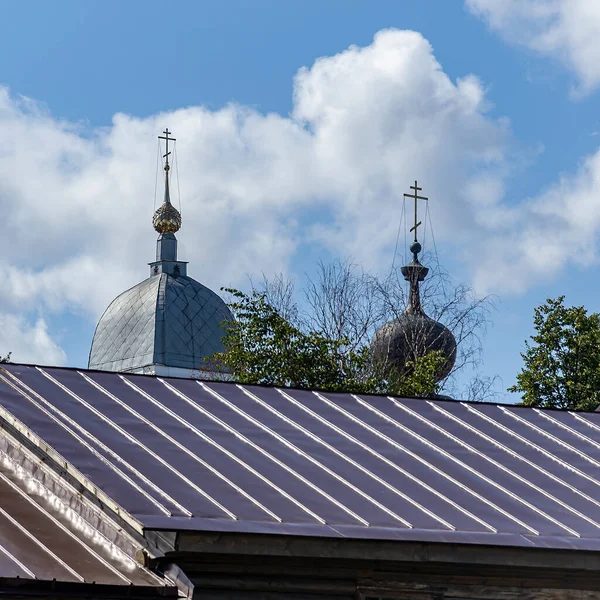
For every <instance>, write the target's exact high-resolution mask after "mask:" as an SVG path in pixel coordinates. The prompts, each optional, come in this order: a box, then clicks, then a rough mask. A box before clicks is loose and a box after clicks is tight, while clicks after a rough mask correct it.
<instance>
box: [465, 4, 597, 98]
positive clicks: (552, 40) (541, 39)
mask: <svg viewBox="0 0 600 600" xmlns="http://www.w3.org/2000/svg"><path fill="white" fill-rule="evenodd" d="M465 4H466V6H467V8H468V9H469V10H470V11H471V12H473V13H474V14H476V15H477V16H479V17H481V18H483V19H484V20H485V21H486V22H487V23H488V24H489V26H490V27H491V28H492V29H493V30H495V31H497V32H499V33H500V34H501V35H502V36H503V37H504V38H505V39H507V40H509V41H510V42H513V43H517V44H521V45H523V46H526V47H528V48H530V49H532V50H534V51H535V52H538V53H539V54H541V55H544V56H548V57H551V58H553V59H556V60H558V61H560V62H561V63H563V64H564V65H565V66H566V67H567V68H569V69H570V70H572V71H573V73H574V74H575V76H576V77H577V80H578V86H577V88H576V89H575V90H574V92H575V94H576V95H581V94H585V93H588V92H590V91H591V90H593V89H595V88H597V87H598V85H599V84H600V3H599V2H596V1H595V0H465Z"/></svg>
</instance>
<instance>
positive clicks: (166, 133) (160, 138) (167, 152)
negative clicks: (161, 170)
mask: <svg viewBox="0 0 600 600" xmlns="http://www.w3.org/2000/svg"><path fill="white" fill-rule="evenodd" d="M163 133H164V134H165V135H159V136H158V139H159V140H165V141H166V146H167V148H166V150H165V152H166V154H163V158H166V159H167V163H166V165H165V167H166V168H167V170H168V167H169V154H171V153H170V152H169V141H171V142H176V141H177V140H176V139H175V138H170V137H169V134H170V133H173V132H172V131H169V128H168V127H167V128H166V129H165V130H164V131H163Z"/></svg>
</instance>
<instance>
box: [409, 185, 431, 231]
mask: <svg viewBox="0 0 600 600" xmlns="http://www.w3.org/2000/svg"><path fill="white" fill-rule="evenodd" d="M410 189H411V190H414V193H412V194H404V197H405V198H413V199H414V201H415V224H414V225H413V226H412V227H411V228H410V231H414V232H415V242H416V241H417V228H418V227H419V225H421V221H419V220H418V217H417V209H418V206H417V200H429V198H426V197H425V196H419V192H420V191H421V190H422V189H423V188H420V187H419V186H418V185H417V181H416V180H415V185H411V186H410Z"/></svg>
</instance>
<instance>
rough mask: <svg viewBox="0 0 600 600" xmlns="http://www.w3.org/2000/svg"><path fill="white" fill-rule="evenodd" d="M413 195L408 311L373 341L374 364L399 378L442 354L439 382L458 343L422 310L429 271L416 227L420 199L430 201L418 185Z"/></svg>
mask: <svg viewBox="0 0 600 600" xmlns="http://www.w3.org/2000/svg"><path fill="white" fill-rule="evenodd" d="M411 189H413V190H414V194H404V195H405V196H407V197H409V198H412V199H414V201H415V225H414V227H413V228H412V229H411V231H414V232H415V239H414V242H413V243H412V244H411V246H410V251H411V252H412V255H413V259H412V261H411V262H410V263H409V264H408V265H406V266H404V267H402V269H401V271H402V275H403V276H404V279H405V280H406V281H408V282H409V284H410V292H409V297H408V304H407V307H406V310H405V311H404V313H403V314H402V315H400V317H398V318H397V319H394V320H392V321H390V322H389V323H386V324H385V325H383V326H382V327H380V328H379V329H378V330H377V331H376V333H375V335H374V336H373V340H372V342H371V356H372V359H373V363H374V364H375V366H376V367H377V368H378V369H381V370H382V371H383V373H384V374H385V373H387V374H391V373H392V372H393V373H396V374H398V375H400V376H403V375H410V374H411V372H412V366H409V365H408V364H407V363H409V362H412V363H413V364H414V363H415V362H416V361H417V360H418V359H419V358H423V357H424V356H426V355H427V354H429V353H430V352H433V351H439V352H441V355H442V357H443V358H444V362H443V364H442V366H441V367H440V368H439V369H438V371H437V372H436V373H435V379H436V381H441V380H442V379H444V378H446V377H448V375H449V374H450V372H451V371H452V368H453V367H454V363H455V362H456V340H455V339H454V335H453V334H452V332H451V331H450V330H449V329H448V328H447V327H446V326H444V325H443V324H442V323H439V322H438V321H436V320H435V319H432V318H430V317H428V316H427V315H426V314H425V312H424V311H423V309H422V308H421V298H420V292H419V283H420V282H422V281H424V280H425V277H427V273H428V272H429V269H428V268H427V267H425V266H423V265H422V264H421V263H420V262H419V258H418V255H419V252H421V244H420V243H419V242H418V241H417V228H418V227H419V225H421V222H420V221H418V218H417V200H418V199H421V200H427V198H425V197H423V196H419V195H418V192H419V191H420V190H421V188H420V187H418V185H417V182H416V181H415V185H414V186H411Z"/></svg>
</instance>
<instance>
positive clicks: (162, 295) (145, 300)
mask: <svg viewBox="0 0 600 600" xmlns="http://www.w3.org/2000/svg"><path fill="white" fill-rule="evenodd" d="M230 319H231V313H230V312H229V309H228V308H227V306H226V304H225V303H224V302H223V300H222V299H221V298H220V297H219V296H218V295H217V294H215V293H214V292H213V291H211V290H210V289H208V288H207V287H206V286H204V285H202V284H201V283H199V282H197V281H195V280H194V279H192V278H191V277H186V276H183V275H180V276H173V275H168V274H167V273H160V274H159V275H153V276H151V277H149V278H148V279H146V280H144V281H142V282H141V283H139V284H138V285H136V286H134V287H133V288H131V289H129V290H127V291H126V292H123V293H122V294H121V295H120V296H118V297H117V298H115V300H113V301H112V302H111V304H110V305H109V307H108V308H107V309H106V311H105V313H104V314H103V315H102V317H101V318H100V321H99V322H98V326H97V327H96V332H95V334H94V339H93V341H92V347H91V351H90V359H89V366H90V368H93V369H101V370H106V371H126V370H132V369H138V368H141V367H145V366H148V365H155V364H160V365H166V366H169V367H180V368H184V369H202V368H204V367H205V362H206V361H205V359H206V358H207V357H210V356H212V355H213V354H214V353H215V352H220V351H221V350H222V349H223V345H222V344H221V338H222V336H223V329H222V326H221V324H222V322H223V321H225V320H230Z"/></svg>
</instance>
